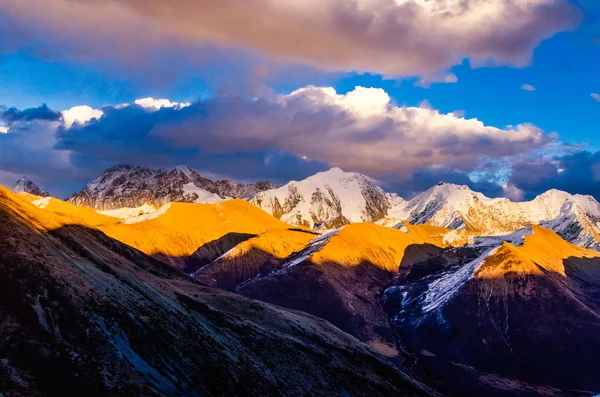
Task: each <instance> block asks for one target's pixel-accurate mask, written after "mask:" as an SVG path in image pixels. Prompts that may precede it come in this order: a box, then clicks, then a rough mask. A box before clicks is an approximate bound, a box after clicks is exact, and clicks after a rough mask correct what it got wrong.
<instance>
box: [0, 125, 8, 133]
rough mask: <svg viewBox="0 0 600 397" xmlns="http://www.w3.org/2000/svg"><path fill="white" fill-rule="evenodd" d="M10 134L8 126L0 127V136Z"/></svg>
mask: <svg viewBox="0 0 600 397" xmlns="http://www.w3.org/2000/svg"><path fill="white" fill-rule="evenodd" d="M6 133H8V126H5V125H0V134H6Z"/></svg>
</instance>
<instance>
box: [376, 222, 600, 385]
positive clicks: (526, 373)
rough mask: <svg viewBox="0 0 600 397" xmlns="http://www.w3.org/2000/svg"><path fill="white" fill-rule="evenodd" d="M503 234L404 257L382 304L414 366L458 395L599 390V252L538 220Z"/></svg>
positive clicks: (420, 372) (422, 374)
mask: <svg viewBox="0 0 600 397" xmlns="http://www.w3.org/2000/svg"><path fill="white" fill-rule="evenodd" d="M506 240H508V242H504V243H502V244H500V245H498V242H497V241H495V239H494V238H487V239H485V238H484V239H479V240H478V241H477V244H473V245H469V246H465V247H462V248H460V249H458V250H457V249H453V250H445V251H441V252H440V253H439V254H438V255H437V256H435V257H431V258H424V260H421V261H414V260H411V261H403V264H402V265H401V266H400V268H401V271H400V272H399V274H398V277H397V279H396V281H395V285H393V286H390V287H389V288H387V289H386V290H385V292H384V293H383V296H382V300H381V304H382V305H383V307H384V309H385V310H386V311H387V312H388V314H389V316H390V321H391V324H392V327H393V328H394V330H395V333H396V335H397V336H398V338H399V339H398V340H399V342H400V343H401V345H402V346H403V349H404V351H405V352H406V353H407V354H409V355H412V357H413V359H412V363H407V365H409V366H410V367H411V368H413V371H414V373H415V374H416V375H418V376H428V377H430V379H434V378H435V379H438V380H439V383H436V386H437V387H439V388H440V389H442V390H443V391H446V392H448V393H449V394H452V395H486V396H539V395H553V396H592V395H596V394H597V393H598V391H600V381H599V380H598V379H597V377H596V376H594V375H592V374H596V373H598V371H600V363H599V362H598V360H597V359H596V352H597V351H599V349H600V338H598V335H599V334H600V254H598V252H596V251H593V250H584V249H582V248H580V247H576V246H574V245H571V244H569V243H567V242H566V241H564V240H563V239H561V238H560V237H559V236H558V235H556V234H554V233H553V232H551V231H550V230H547V229H544V228H541V227H537V226H534V227H532V228H528V229H524V230H523V231H520V232H517V233H513V234H512V235H510V236H508V237H507V238H506ZM575 330H576V331H575Z"/></svg>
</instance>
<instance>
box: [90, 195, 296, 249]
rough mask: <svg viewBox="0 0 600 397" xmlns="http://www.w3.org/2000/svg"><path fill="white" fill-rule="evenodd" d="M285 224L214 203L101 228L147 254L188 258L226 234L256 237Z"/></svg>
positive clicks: (243, 205) (175, 207)
mask: <svg viewBox="0 0 600 397" xmlns="http://www.w3.org/2000/svg"><path fill="white" fill-rule="evenodd" d="M273 228H276V229H277V228H279V229H285V228H287V225H285V224H284V223H283V222H281V221H279V220H277V219H275V218H273V217H272V216H271V215H269V214H267V213H266V212H264V211H263V210H261V209H260V208H258V207H256V206H254V205H252V204H250V203H247V202H246V201H243V200H230V201H225V202H222V203H218V204H188V203H171V204H170V207H169V209H168V210H167V211H166V212H165V213H164V214H163V215H161V216H159V217H158V218H155V219H151V220H148V221H145V222H140V223H134V224H122V223H121V224H115V225H109V226H105V227H102V228H101V230H102V231H104V233H106V234H107V235H108V236H110V237H112V238H114V239H117V240H119V241H121V242H123V243H125V244H127V245H130V246H132V247H135V248H137V249H139V250H140V251H142V252H144V253H146V254H149V255H158V254H160V255H161V256H166V257H171V258H184V257H188V256H190V255H192V254H194V252H196V250H198V248H200V247H201V246H203V245H205V244H207V243H210V242H213V241H215V240H219V239H221V238H224V237H225V238H226V236H227V235H228V234H231V233H236V234H249V235H257V234H260V233H262V232H264V231H266V230H268V229H273Z"/></svg>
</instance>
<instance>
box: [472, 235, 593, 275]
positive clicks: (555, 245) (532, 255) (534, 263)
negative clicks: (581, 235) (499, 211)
mask: <svg viewBox="0 0 600 397" xmlns="http://www.w3.org/2000/svg"><path fill="white" fill-rule="evenodd" d="M532 228H533V234H532V235H528V236H525V240H524V243H523V245H522V246H513V245H512V244H509V243H504V244H503V245H502V246H501V247H500V248H499V249H498V250H497V251H496V252H495V253H493V254H492V255H490V256H489V257H488V258H487V259H486V260H485V262H484V263H483V264H482V265H481V267H480V268H479V269H478V271H477V273H476V274H475V276H476V277H478V278H488V279H497V278H501V277H503V276H505V275H507V274H512V275H520V276H523V275H543V274H545V273H546V272H550V273H553V274H558V275H561V276H563V277H566V276H567V269H566V267H565V266H566V265H567V264H568V266H569V267H570V270H571V271H573V272H577V273H578V274H579V275H581V276H584V277H586V278H587V277H592V278H593V279H594V280H595V281H600V252H598V251H595V250H590V249H584V248H581V247H578V246H575V245H573V244H571V243H569V242H567V241H565V240H563V239H562V238H561V237H560V236H558V235H557V234H556V233H554V232H552V231H551V230H548V229H546V228H543V227H540V226H533V227H532ZM586 259H587V261H586ZM590 259H592V260H593V262H594V263H595V264H593V263H591V261H590Z"/></svg>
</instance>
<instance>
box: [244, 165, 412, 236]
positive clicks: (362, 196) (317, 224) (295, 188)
mask: <svg viewBox="0 0 600 397" xmlns="http://www.w3.org/2000/svg"><path fill="white" fill-rule="evenodd" d="M401 202H402V200H401V199H399V198H398V197H397V196H393V195H388V194H387V193H386V192H384V191H383V189H381V188H380V187H379V186H377V185H376V184H375V183H374V182H373V181H372V180H371V179H370V178H369V177H367V176H365V175H362V174H358V173H355V172H344V171H342V169H340V168H337V167H334V168H332V169H330V170H328V171H323V172H319V173H317V174H315V175H312V176H310V177H308V178H306V179H304V180H302V181H292V182H290V183H288V184H286V185H284V186H282V187H281V188H279V189H274V190H268V191H265V192H262V193H259V194H257V195H256V196H255V197H254V198H253V199H252V203H254V204H255V205H257V206H259V207H261V208H262V209H263V210H265V211H267V212H268V213H270V214H271V215H273V216H275V217H276V218H279V219H281V220H282V221H284V222H286V223H289V224H298V225H304V226H308V227H313V228H325V229H331V228H337V227H340V226H343V225H346V224H349V223H356V222H376V221H378V220H380V219H383V218H385V217H386V216H387V215H388V210H389V209H390V208H392V207H393V206H394V205H397V204H399V203H401Z"/></svg>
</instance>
